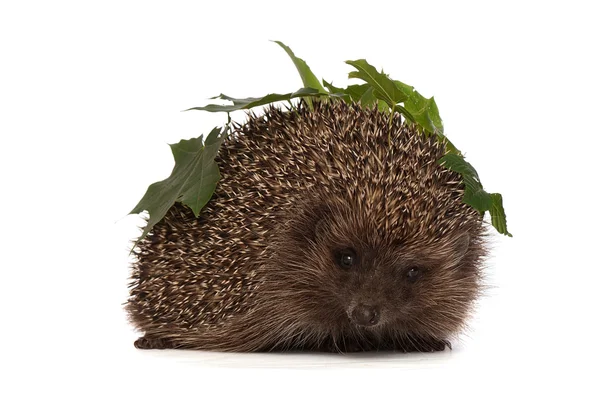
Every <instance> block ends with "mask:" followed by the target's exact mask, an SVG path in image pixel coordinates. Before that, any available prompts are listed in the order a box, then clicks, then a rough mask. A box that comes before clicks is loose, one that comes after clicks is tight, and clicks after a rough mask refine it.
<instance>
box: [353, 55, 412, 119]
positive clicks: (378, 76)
mask: <svg viewBox="0 0 600 398" xmlns="http://www.w3.org/2000/svg"><path fill="white" fill-rule="evenodd" d="M346 63H347V64H348V65H351V66H353V67H355V68H356V71H352V72H350V73H349V74H348V77H349V78H351V79H352V78H355V79H361V80H364V81H365V82H367V83H368V84H369V85H370V86H371V87H373V90H374V95H375V97H377V98H378V99H381V100H384V101H385V102H386V103H387V104H388V105H389V107H390V108H393V107H394V105H396V104H397V103H399V102H403V101H404V100H405V99H406V98H407V96H406V95H405V94H404V93H403V92H402V91H401V90H400V89H399V88H398V87H397V86H396V83H394V81H393V80H391V79H390V78H389V77H388V76H387V75H386V74H384V73H381V72H378V71H377V69H375V68H374V67H373V66H372V65H370V64H369V63H368V62H367V61H366V60H364V59H358V60H356V61H346Z"/></svg>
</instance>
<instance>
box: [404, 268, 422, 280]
mask: <svg viewBox="0 0 600 398" xmlns="http://www.w3.org/2000/svg"><path fill="white" fill-rule="evenodd" d="M419 276H421V269H420V268H419V267H411V268H410V269H409V270H408V271H406V279H407V280H408V281H409V282H410V283H413V282H416V280H417V279H419Z"/></svg>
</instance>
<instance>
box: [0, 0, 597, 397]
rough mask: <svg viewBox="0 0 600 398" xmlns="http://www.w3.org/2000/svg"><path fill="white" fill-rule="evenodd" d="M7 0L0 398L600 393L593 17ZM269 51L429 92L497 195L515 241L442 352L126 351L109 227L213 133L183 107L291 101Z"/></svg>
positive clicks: (416, 8)
mask: <svg viewBox="0 0 600 398" xmlns="http://www.w3.org/2000/svg"><path fill="white" fill-rule="evenodd" d="M1 4H2V5H0V57H1V61H0V134H1V141H0V151H1V154H0V173H1V179H2V185H1V186H2V188H1V194H0V205H1V207H0V209H1V213H0V216H1V218H0V245H1V246H0V247H1V257H0V263H1V271H0V272H1V273H0V282H1V286H2V287H1V288H0V305H1V306H2V307H1V310H2V312H1V316H0V322H1V326H0V333H1V337H2V341H1V342H2V348H1V351H0V352H1V354H0V355H1V358H2V360H1V364H2V370H1V371H0V396H2V397H19V396H38V397H39V396H61V397H66V396H69V397H70V396H79V397H81V396H101V397H106V396H129V397H133V396H145V397H152V396H168V397H175V396H209V397H217V396H230V395H231V396H237V397H241V396H255V395H256V396H265V395H268V396H270V395H273V396H281V397H287V396H306V395H310V396H321V395H326V394H327V395H330V396H333V395H334V394H335V396H338V395H343V396H354V395H357V396H358V395H362V396H365V395H369V396H412V395H414V394H418V395H417V396H427V395H433V394H434V393H435V395H436V396H455V395H457V396H478V397H481V396H494V395H498V396H513V395H514V396H548V395H549V394H550V393H558V394H561V395H562V396H567V394H568V396H598V394H599V390H600V389H599V387H598V384H597V383H598V381H597V377H598V373H599V368H600V366H599V365H598V360H599V358H600V356H599V346H600V344H599V342H598V339H599V337H600V334H599V329H598V326H597V323H598V313H599V311H598V305H599V304H600V298H599V294H598V290H599V288H598V280H599V276H600V272H599V268H600V261H599V260H598V244H599V243H598V238H599V237H600V236H599V235H600V234H599V233H598V225H599V221H600V219H599V215H598V214H599V210H598V208H599V206H598V199H599V198H598V183H599V180H600V179H599V178H598V166H597V164H598V163H597V160H596V159H597V155H598V147H599V144H600V139H599V134H600V131H599V127H598V114H599V105H600V101H599V100H598V92H599V90H600V79H599V77H598V71H599V70H600V62H599V60H598V48H599V45H598V38H600V28H599V25H600V24H599V23H598V15H599V13H598V11H597V10H596V9H595V5H594V2H592V1H590V2H580V1H564V2H551V1H545V2H539V3H536V2H525V1H523V2H516V3H511V2H506V1H502V2H481V1H478V2H471V3H468V2H457V1H445V2H441V1H440V2H428V1H414V0H413V1H394V2H389V3H388V4H384V2H380V1H373V0H371V1H366V2H360V3H359V2H356V3H353V2H349V1H347V2H343V3H341V2H340V3H337V4H335V5H333V4H330V3H329V2H325V1H318V2H312V1H294V2H283V1H273V2H266V1H246V2H239V3H235V2H231V1H227V2H225V1H223V2H218V1H212V2H200V1H197V2H187V3H184V2H176V1H172V2H168V3H167V2H163V3H162V4H160V3H157V2H152V1H145V2H128V1H115V2H111V1H103V2H83V1H73V2H65V1H48V2H41V1H40V2H27V1H20V2H2V3H1ZM269 40H282V41H283V42H285V43H286V44H288V45H289V46H290V47H291V48H292V49H293V50H294V51H295V52H296V54H297V55H298V56H300V57H302V58H304V59H305V60H306V61H307V62H308V64H309V65H310V67H311V68H312V70H313V71H314V72H315V74H316V75H317V76H319V77H325V78H326V79H328V80H329V81H331V80H333V82H334V83H335V84H336V85H340V86H343V85H345V84H346V75H347V73H348V72H349V71H350V70H351V68H350V67H349V66H348V65H345V64H344V63H343V61H344V60H347V59H357V58H366V59H367V60H368V61H369V62H370V63H372V64H373V65H375V66H377V67H384V68H385V71H386V73H389V74H390V75H391V76H392V77H394V78H396V79H400V80H403V81H405V82H406V83H409V84H412V85H414V86H415V87H417V89H418V90H419V91H420V92H421V93H423V94H424V95H426V96H431V95H435V98H436V101H437V103H438V106H439V108H440V111H441V115H442V118H443V119H444V123H445V128H446V132H447V134H448V135H449V137H450V138H451V139H452V141H453V142H454V143H455V144H456V145H457V146H458V147H459V148H460V149H461V150H463V151H464V152H465V153H466V154H467V159H468V160H469V161H470V162H472V163H473V164H474V165H475V166H476V168H477V169H478V171H479V174H480V176H481V178H482V181H483V183H484V185H485V187H486V188H487V189H488V190H489V191H496V192H501V193H502V194H503V195H504V200H505V208H506V212H507V214H508V222H509V223H508V225H509V229H510V231H511V232H512V233H513V234H514V238H512V239H509V238H505V237H500V236H494V239H493V245H494V250H493V255H492V258H491V259H490V261H489V266H490V273H489V282H490V283H491V284H493V285H494V286H495V287H494V288H493V289H492V290H490V291H489V293H488V296H487V297H486V298H485V299H484V300H482V301H481V303H480V306H479V311H478V313H477V315H476V316H475V317H474V319H473V321H472V322H471V328H470V330H469V331H468V332H467V333H466V334H465V335H463V336H462V337H461V341H460V342H459V343H457V344H456V348H455V350H454V351H452V352H444V353H440V354H428V355H400V354H368V355H367V354H365V355H348V356H340V355H310V354H306V355H300V354H296V355H289V354H270V355H265V354H260V355H254V354H252V355H235V354H219V353H203V352H190V351H187V352H184V351H170V352H168V351H167V352H157V351H152V352H148V351H138V350H135V349H134V348H133V345H132V343H133V341H134V339H135V336H136V334H135V332H134V331H133V330H131V328H130V327H129V325H128V324H127V322H126V318H125V315H124V312H123V310H122V307H121V304H122V303H123V302H124V301H125V300H126V298H127V288H126V284H127V278H128V264H129V261H130V259H129V257H128V248H129V240H131V239H133V238H135V237H136V236H137V234H138V230H137V229H136V225H140V224H141V222H140V217H138V216H128V217H125V215H126V214H127V213H128V212H129V211H130V210H131V208H133V206H134V205H135V204H136V203H137V201H138V200H139V199H140V198H141V196H142V195H143V193H144V192H145V189H146V187H147V186H148V185H149V184H150V183H152V182H154V181H157V180H160V179H163V178H165V177H166V176H168V174H169V173H170V170H171V168H172V159H171V154H170V151H169V148H168V146H167V143H173V142H177V141H179V140H180V139H182V138H190V137H194V136H198V135H200V134H202V133H206V132H208V131H209V129H210V128H212V127H213V126H215V125H220V124H222V123H223V122H224V121H225V116H224V115H212V114H207V113H201V112H187V113H182V112H180V111H181V110H183V109H186V108H189V107H192V106H199V105H204V104H206V101H205V99H206V98H208V97H210V96H213V95H216V94H219V93H220V92H224V93H226V94H229V95H232V96H238V97H245V96H258V95H263V94H266V93H268V92H290V91H293V90H296V89H298V88H299V87H300V86H301V81H300V79H299V78H298V76H297V74H296V70H295V68H294V66H293V64H292V63H291V62H290V60H289V59H288V57H287V55H286V54H285V53H284V52H283V51H282V50H281V49H280V48H279V47H277V46H276V45H275V44H273V43H271V42H269ZM243 119H244V115H243V114H241V115H237V120H240V121H241V120H243ZM259 367H260V368H268V369H266V370H264V369H263V370H257V369H256V368H259ZM233 368H246V369H241V370H240V369H233ZM248 368H250V369H248ZM278 368H291V370H281V369H278ZM307 368H308V369H314V370H316V371H309V372H307V371H302V370H298V369H307ZM369 369H371V371H369ZM373 369H375V370H373ZM384 394H385V395H384Z"/></svg>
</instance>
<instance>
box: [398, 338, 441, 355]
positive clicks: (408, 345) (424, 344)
mask: <svg viewBox="0 0 600 398" xmlns="http://www.w3.org/2000/svg"><path fill="white" fill-rule="evenodd" d="M446 348H448V349H450V350H451V349H452V343H450V341H448V340H438V339H434V338H429V337H427V338H422V337H410V338H407V339H405V340H403V341H402V342H401V343H400V344H397V345H396V347H395V348H394V349H395V350H396V351H401V352H439V351H444V350H445V349H446Z"/></svg>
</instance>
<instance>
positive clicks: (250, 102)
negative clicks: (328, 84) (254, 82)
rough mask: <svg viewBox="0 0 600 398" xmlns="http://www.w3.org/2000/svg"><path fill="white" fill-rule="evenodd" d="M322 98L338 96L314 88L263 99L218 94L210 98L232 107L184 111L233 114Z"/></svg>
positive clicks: (337, 95) (211, 105) (224, 106)
mask: <svg viewBox="0 0 600 398" xmlns="http://www.w3.org/2000/svg"><path fill="white" fill-rule="evenodd" d="M323 96H333V97H339V96H340V94H329V93H321V92H319V91H317V90H316V89H314V88H301V89H300V90H298V91H296V92H293V93H287V94H267V95H265V96H264V97H250V98H233V97H230V96H228V95H225V94H220V95H218V96H216V97H212V98H211V99H222V100H227V101H231V102H233V105H217V104H210V105H206V106H198V107H195V108H190V109H186V111H190V110H197V111H208V112H233V111H239V110H241V109H250V108H254V107H255V106H261V105H266V104H270V103H272V102H277V101H289V100H291V99H294V98H300V97H323Z"/></svg>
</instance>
